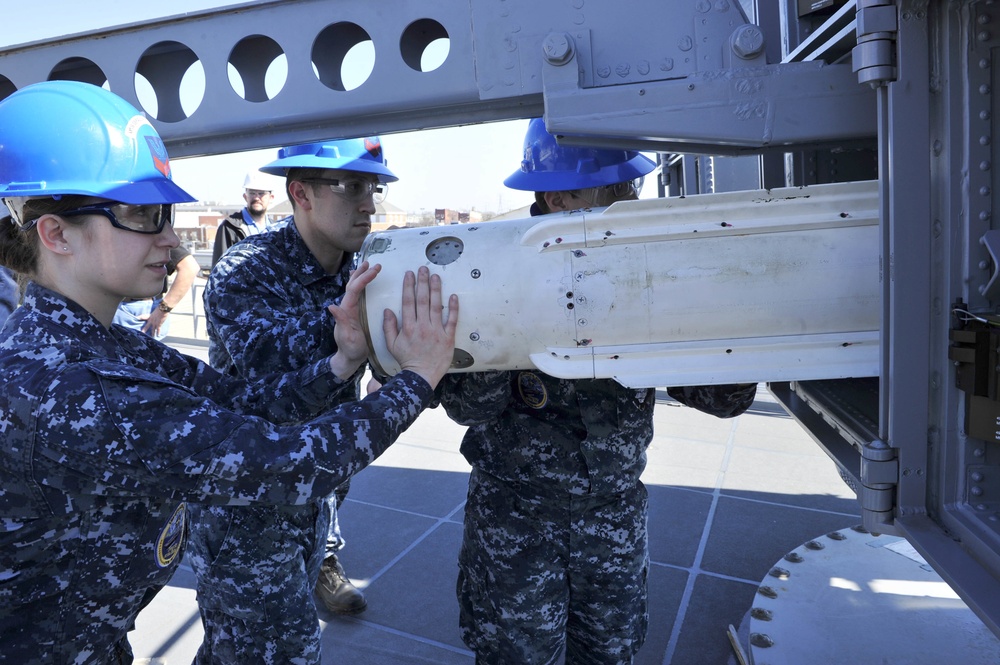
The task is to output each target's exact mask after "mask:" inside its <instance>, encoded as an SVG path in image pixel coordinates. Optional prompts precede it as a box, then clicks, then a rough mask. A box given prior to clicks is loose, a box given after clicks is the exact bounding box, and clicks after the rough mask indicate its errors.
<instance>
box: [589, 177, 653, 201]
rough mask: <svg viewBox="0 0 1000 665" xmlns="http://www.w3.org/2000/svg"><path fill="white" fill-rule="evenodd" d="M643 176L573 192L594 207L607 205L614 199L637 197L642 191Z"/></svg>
mask: <svg viewBox="0 0 1000 665" xmlns="http://www.w3.org/2000/svg"><path fill="white" fill-rule="evenodd" d="M644 180H645V178H635V179H634V180H623V181H622V182H616V183H614V184H612V185H603V186H601V187H588V188H587V189H579V190H577V191H576V192H575V195H576V197H577V198H580V199H583V200H584V201H586V202H587V203H589V204H590V205H591V206H592V207H594V208H601V207H604V206H609V205H611V204H612V203H615V202H616V201H625V200H628V199H634V198H639V192H641V191H642V183H643V181H644Z"/></svg>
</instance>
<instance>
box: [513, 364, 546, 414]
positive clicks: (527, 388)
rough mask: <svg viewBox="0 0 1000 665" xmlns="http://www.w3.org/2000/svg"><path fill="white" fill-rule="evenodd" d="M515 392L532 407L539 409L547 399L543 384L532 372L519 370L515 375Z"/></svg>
mask: <svg viewBox="0 0 1000 665" xmlns="http://www.w3.org/2000/svg"><path fill="white" fill-rule="evenodd" d="M517 392H518V393H520V395H521V399H522V400H523V401H524V403H525V404H527V405H528V406H530V407H531V408H532V409H541V408H542V407H544V406H545V404H546V403H547V402H548V401H549V394H548V392H547V391H546V390H545V384H544V383H542V380H541V379H540V378H538V375H537V374H535V373H534V372H521V373H520V374H518V375H517Z"/></svg>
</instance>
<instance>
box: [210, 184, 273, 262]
mask: <svg viewBox="0 0 1000 665" xmlns="http://www.w3.org/2000/svg"><path fill="white" fill-rule="evenodd" d="M271 183H272V180H271V179H270V178H268V177H267V176H266V175H264V174H263V173H261V172H260V171H250V172H249V173H247V175H246V178H244V179H243V200H244V201H246V205H245V206H244V207H243V208H242V209H241V210H237V211H236V212H234V213H233V214H231V215H230V216H229V217H227V218H226V219H224V220H222V223H221V224H219V228H218V229H217V230H216V231H215V245H214V246H213V248H212V265H213V266H215V264H216V263H218V262H219V258H220V257H221V256H222V255H223V254H225V253H226V252H227V251H228V250H229V248H230V247H232V246H233V245H235V244H236V243H238V242H239V241H240V240H243V239H244V238H246V237H248V236H253V235H257V234H258V233H263V232H264V231H267V230H269V229H270V228H271V223H270V222H269V221H268V219H267V209H268V208H270V207H271V204H272V203H273V202H274V193H273V192H272V190H271V187H272V186H273V185H272V184H271Z"/></svg>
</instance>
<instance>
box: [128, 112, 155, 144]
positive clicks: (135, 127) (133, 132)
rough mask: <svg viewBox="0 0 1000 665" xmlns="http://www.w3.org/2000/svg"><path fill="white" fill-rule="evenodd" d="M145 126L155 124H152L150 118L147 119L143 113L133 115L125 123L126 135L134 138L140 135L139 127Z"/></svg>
mask: <svg viewBox="0 0 1000 665" xmlns="http://www.w3.org/2000/svg"><path fill="white" fill-rule="evenodd" d="M145 126H149V127H152V126H153V125H151V124H150V122H149V120H147V119H146V116H144V115H142V114H139V115H136V116H132V119H131V120H129V121H128V123H127V124H126V125H125V136H128V137H129V138H134V137H136V136H138V135H139V129H140V128H142V127H145Z"/></svg>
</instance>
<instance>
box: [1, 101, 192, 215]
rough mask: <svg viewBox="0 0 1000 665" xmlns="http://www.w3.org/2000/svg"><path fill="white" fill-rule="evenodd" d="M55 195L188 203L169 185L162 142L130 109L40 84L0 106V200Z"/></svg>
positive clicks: (187, 198)
mask: <svg viewBox="0 0 1000 665" xmlns="http://www.w3.org/2000/svg"><path fill="white" fill-rule="evenodd" d="M61 194H79V195H83V196H95V197H100V198H103V199H109V200H112V201H119V202H122V203H134V204H151V203H181V202H185V201H194V200H195V199H194V197H193V196H191V195H190V194H188V193H187V192H185V191H184V190H183V189H181V188H180V187H178V186H177V185H176V184H174V182H173V180H172V178H171V176H170V159H169V158H168V157H167V151H166V148H164V146H163V141H162V140H161V139H160V136H159V134H157V132H156V130H155V129H153V126H152V125H151V124H149V121H148V120H147V119H146V116H144V115H143V114H142V113H140V112H139V111H137V110H136V109H135V107H133V106H132V105H131V104H129V103H128V102H126V101H125V100H124V99H122V98H121V97H119V96H118V95H115V94H113V93H111V92H109V91H107V90H105V89H104V88H99V87H97V86H95V85H91V84H89V83H80V82H77V81H46V82H44V83H36V84H34V85H29V86H26V87H24V88H22V89H21V90H18V91H16V92H14V93H13V94H12V95H10V96H9V97H7V98H6V99H4V100H3V101H0V196H2V197H5V198H10V197H23V198H32V197H48V196H58V195H61Z"/></svg>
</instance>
